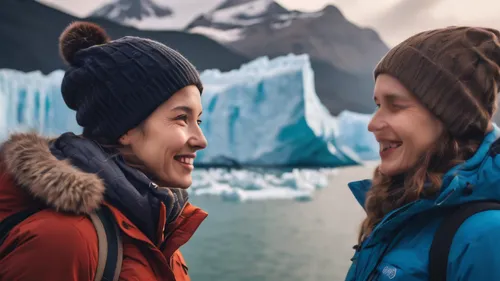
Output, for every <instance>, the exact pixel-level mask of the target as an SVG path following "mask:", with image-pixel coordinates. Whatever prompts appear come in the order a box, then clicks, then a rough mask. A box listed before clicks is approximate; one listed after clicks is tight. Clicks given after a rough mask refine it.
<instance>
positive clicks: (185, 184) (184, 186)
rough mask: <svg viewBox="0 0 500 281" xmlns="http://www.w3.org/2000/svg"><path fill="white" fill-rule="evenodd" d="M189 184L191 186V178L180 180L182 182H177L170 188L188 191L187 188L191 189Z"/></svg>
mask: <svg viewBox="0 0 500 281" xmlns="http://www.w3.org/2000/svg"><path fill="white" fill-rule="evenodd" d="M191 184H193V180H192V179H191V178H189V179H182V180H179V181H177V182H176V183H175V184H174V185H172V187H175V188H181V189H188V188H189V187H191Z"/></svg>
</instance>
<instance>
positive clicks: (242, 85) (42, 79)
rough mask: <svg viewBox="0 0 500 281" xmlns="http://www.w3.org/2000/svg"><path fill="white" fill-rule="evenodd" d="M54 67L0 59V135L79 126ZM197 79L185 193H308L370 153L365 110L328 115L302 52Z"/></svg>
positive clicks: (304, 197)
mask: <svg viewBox="0 0 500 281" xmlns="http://www.w3.org/2000/svg"><path fill="white" fill-rule="evenodd" d="M63 76H64V72H63V71H62V70H56V71H54V72H52V73H50V74H48V75H44V74H42V73H41V72H39V71H34V72H30V73H23V72H20V71H16V70H11V69H0V139H4V138H5V137H6V136H7V135H8V134H9V133H12V132H14V131H26V130H32V129H34V130H36V131H38V132H40V133H41V134H43V135H47V136H55V135H59V134H61V133H63V132H67V131H72V132H75V133H77V134H78V133H81V131H82V129H81V128H80V127H79V126H78V124H77V123H76V120H75V112H73V111H71V110H70V109H68V108H67V107H66V106H65V104H64V101H63V99H62V96H61V93H60V84H61V80H62V77H63ZM201 79H202V81H203V83H204V89H205V90H204V92H203V95H202V103H203V110H204V113H203V118H202V119H203V123H202V125H201V126H202V129H203V131H204V133H205V136H206V137H207V140H208V143H209V145H208V148H207V149H205V150H203V151H200V152H198V155H197V158H196V162H195V164H196V165H197V166H198V167H205V169H200V168H198V169H195V172H194V174H193V186H192V188H191V189H190V190H189V192H190V193H191V194H194V195H196V196H204V195H211V196H219V197H220V198H221V199H223V200H225V201H237V202H245V201H255V200H270V199H294V200H299V201H308V200H312V198H313V195H314V192H315V191H316V190H318V189H321V188H324V187H326V186H327V185H328V178H329V177H330V176H332V175H335V173H336V171H337V169H336V168H338V167H341V166H348V165H359V164H362V163H363V162H364V161H365V160H376V159H378V144H377V143H376V141H375V139H374V137H373V136H372V135H371V134H370V133H369V132H368V131H367V124H368V122H369V120H370V118H371V116H370V115H367V114H359V113H355V112H350V111H344V112H342V113H341V114H340V115H339V116H332V115H330V113H329V112H328V110H327V109H326V107H325V106H323V105H322V103H321V102H320V100H319V98H318V96H317V95H316V93H315V90H314V89H315V88H314V73H313V71H312V68H311V65H310V61H309V56H308V55H288V56H282V57H278V58H275V59H269V58H267V57H261V58H258V59H256V60H254V61H251V62H249V63H247V64H245V65H242V66H241V67H240V68H239V69H235V70H232V71H229V72H225V73H223V72H220V71H219V70H207V71H204V72H202V73H201ZM217 166H222V167H225V168H217ZM235 167H236V168H237V169H235Z"/></svg>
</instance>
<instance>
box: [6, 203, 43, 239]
mask: <svg viewBox="0 0 500 281" xmlns="http://www.w3.org/2000/svg"><path fill="white" fill-rule="evenodd" d="M38 211H39V210H37V209H28V210H23V211H20V212H17V213H15V214H13V215H10V216H9V217H7V218H5V219H3V220H2V221H0V245H1V244H3V242H4V241H5V239H6V238H7V235H8V234H9V232H10V231H11V230H12V229H13V228H14V227H15V226H16V225H18V224H19V223H20V222H22V221H23V220H25V219H27V218H28V217H29V216H31V215H33V214H34V213H36V212H38Z"/></svg>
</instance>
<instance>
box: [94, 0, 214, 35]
mask: <svg viewBox="0 0 500 281" xmlns="http://www.w3.org/2000/svg"><path fill="white" fill-rule="evenodd" d="M223 1H224V0H169V1H165V0H113V1H112V2H110V3H109V4H106V5H104V6H102V7H100V8H98V9H97V10H95V11H94V12H93V13H92V16H93V17H104V18H107V19H109V20H112V21H114V22H117V23H120V24H123V25H128V26H133V27H136V28H139V29H147V30H184V29H185V28H186V26H187V25H188V24H189V23H190V22H192V21H193V20H194V19H195V18H196V17H198V16H199V15H201V14H203V13H206V12H207V11H211V10H213V9H214V8H215V7H217V6H218V5H220V4H221V3H222V2H223Z"/></svg>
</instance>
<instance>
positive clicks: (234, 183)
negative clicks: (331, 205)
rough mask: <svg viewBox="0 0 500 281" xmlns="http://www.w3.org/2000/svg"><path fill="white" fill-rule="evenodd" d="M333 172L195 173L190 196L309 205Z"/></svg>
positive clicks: (311, 170) (261, 171)
mask: <svg viewBox="0 0 500 281" xmlns="http://www.w3.org/2000/svg"><path fill="white" fill-rule="evenodd" d="M336 173H337V170H336V169H291V170H289V171H286V170H278V169H276V170H269V169H252V170H248V169H245V170H234V169H233V170H231V171H228V170H227V169H222V168H219V169H205V170H195V172H194V173H193V186H192V187H191V188H190V189H189V192H190V193H191V194H193V195H197V196H206V195H212V196H213V195H215V196H220V197H221V198H222V199H223V200H224V201H235V202H245V201H260V200H278V199H293V200H298V201H309V200H312V199H313V195H314V192H315V191H316V190H317V189H322V188H325V187H327V186H328V182H329V177H331V176H333V175H336Z"/></svg>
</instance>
